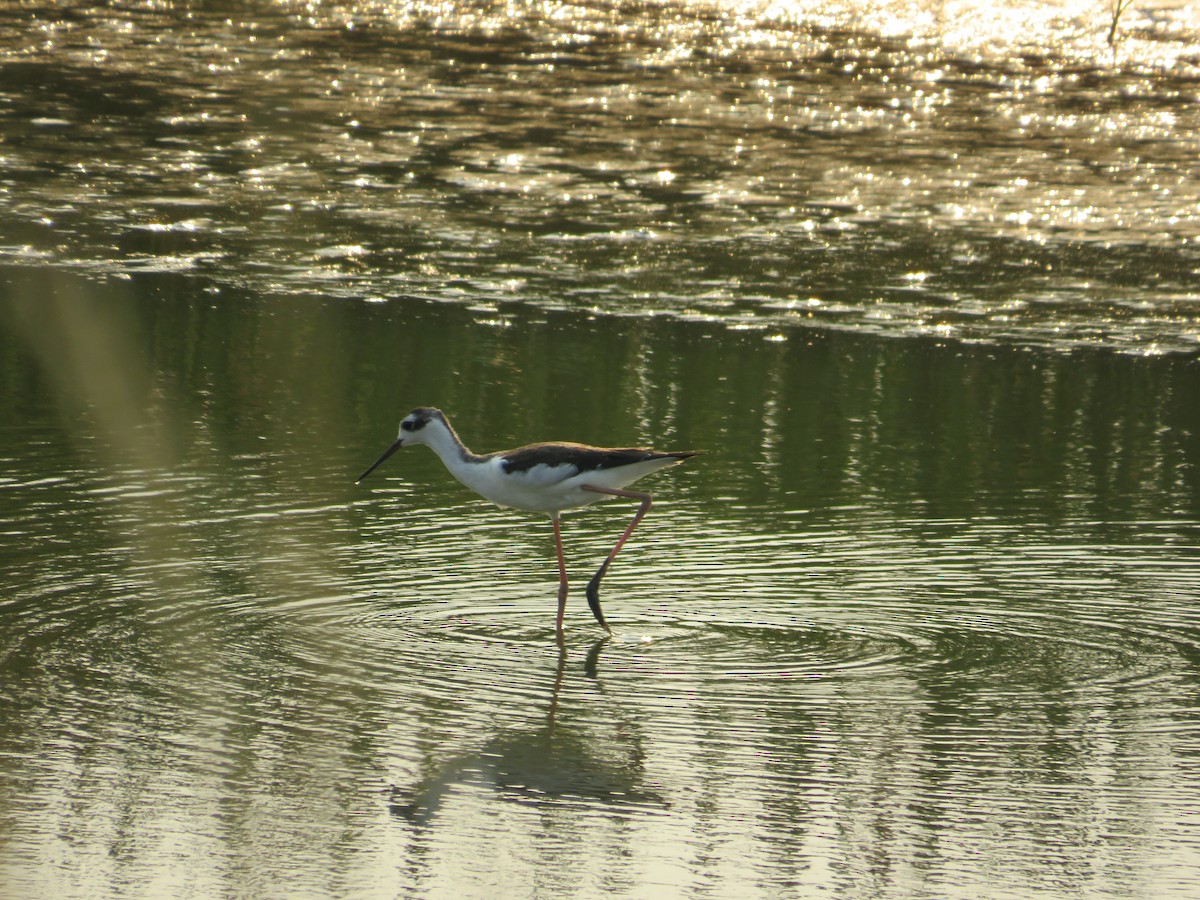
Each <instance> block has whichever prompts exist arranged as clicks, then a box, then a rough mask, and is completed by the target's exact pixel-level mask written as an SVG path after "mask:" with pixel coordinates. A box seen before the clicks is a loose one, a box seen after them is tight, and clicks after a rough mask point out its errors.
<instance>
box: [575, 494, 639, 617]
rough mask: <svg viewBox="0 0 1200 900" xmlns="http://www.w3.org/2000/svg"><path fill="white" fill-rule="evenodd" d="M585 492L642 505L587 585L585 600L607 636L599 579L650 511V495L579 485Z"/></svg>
mask: <svg viewBox="0 0 1200 900" xmlns="http://www.w3.org/2000/svg"><path fill="white" fill-rule="evenodd" d="M580 487H582V488H583V489H584V490H585V491H594V492H595V493H597V494H611V495H612V496H614V497H629V498H631V499H633V500H641V501H642V505H641V506H640V507H638V511H637V512H636V513H634V514H633V521H631V522H630V523H629V527H628V528H626V529H625V533H624V534H622V535H621V537H620V538H619V539H618V540H617V545H616V546H615V547H613V548H612V552H611V553H609V554H608V558H607V559H605V560H604V562H602V563H600V568H599V569H597V570H596V574H595V575H593V576H592V580H591V581H589V582H588V584H587V591H586V593H587V600H588V606H590V607H591V608H592V612H593V613H594V614H595V616H596V621H597V622H599V623H600V624H601V625H603V626H604V630H605V631H607V632H608V633H609V634H611V633H612V629H611V628H609V627H608V623H607V622H605V621H604V613H602V612H601V611H600V579H601V578H603V577H604V573H605V572H607V571H608V567H609V566H610V565H611V564H612V561H613V560H614V559H616V558H617V554H618V553H620V552H621V548H622V547H624V546H625V542H626V541H627V540H629V536H630V535H631V534H633V529H635V528H637V526H638V522H640V521H642V517H643V516H644V515H646V511H647V510H648V509H650V495H649V494H641V493H638V492H637V491H623V490H618V489H616V488H602V487H595V486H593V485H590V484H584V485H580Z"/></svg>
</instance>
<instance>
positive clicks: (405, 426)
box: [400, 419, 413, 431]
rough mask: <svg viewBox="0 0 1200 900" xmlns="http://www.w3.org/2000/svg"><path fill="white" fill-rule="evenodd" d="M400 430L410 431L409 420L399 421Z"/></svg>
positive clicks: (410, 424)
mask: <svg viewBox="0 0 1200 900" xmlns="http://www.w3.org/2000/svg"><path fill="white" fill-rule="evenodd" d="M400 430H401V431H412V430H413V423H412V422H411V421H410V420H408V419H405V420H404V421H403V422H401V423H400Z"/></svg>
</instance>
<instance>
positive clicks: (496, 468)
mask: <svg viewBox="0 0 1200 900" xmlns="http://www.w3.org/2000/svg"><path fill="white" fill-rule="evenodd" d="M410 444H428V445H429V446H430V447H432V448H433V452H434V453H436V454H437V455H438V456H439V457H440V458H441V460H442V462H443V463H445V464H446V468H447V469H449V470H450V474H451V475H453V476H454V477H455V478H457V479H458V480H459V481H461V482H462V483H463V484H465V485H466V486H467V487H469V488H470V489H471V490H473V491H474V492H475V493H477V494H479V495H480V496H481V497H484V498H485V499H487V500H490V501H492V502H493V503H495V504H496V505H498V506H508V507H512V508H513V509H523V510H527V511H529V512H543V513H547V514H548V515H549V516H550V518H551V520H552V521H553V522H554V549H555V551H556V552H557V554H558V619H557V621H556V624H555V632H556V634H557V635H558V637H559V638H560V639H561V638H562V634H563V611H564V609H565V608H566V604H567V566H566V563H565V562H564V561H563V548H562V527H561V522H560V520H561V517H562V513H563V510H567V509H574V508H576V507H579V506H587V505H588V504H589V503H595V502H596V501H598V500H603V499H604V498H605V497H629V498H630V499H633V500H640V501H641V506H640V507H638V511H637V512H636V513H635V514H634V516H633V520H632V521H631V522H630V523H629V527H628V528H626V529H625V533H624V534H622V535H621V537H620V538H619V539H618V540H617V543H616V546H614V547H613V548H612V552H611V553H609V554H608V557H607V558H606V559H605V560H604V562H602V563H601V564H600V568H599V569H597V570H596V574H595V575H593V576H592V580H591V581H589V582H588V585H587V591H586V593H587V601H588V606H590V607H591V609H592V612H593V613H594V614H595V616H596V620H597V621H598V622H599V623H600V624H601V625H602V626H603V627H604V630H605V631H611V629H610V628H609V627H608V623H607V622H605V621H604V613H602V612H601V611H600V579H601V578H603V577H604V573H605V572H607V571H608V567H609V565H611V564H612V561H613V560H614V559H615V558H616V556H617V553H618V552H620V550H621V548H622V547H623V546H625V542H626V541H627V540H629V536H630V535H631V534H633V529H635V528H637V525H638V522H640V521H642V517H643V516H644V515H646V510H648V509H649V508H650V495H649V494H642V493H639V492H637V491H627V490H625V486H626V485H629V484H633V482H635V481H637V480H638V479H639V478H644V477H645V476H647V475H649V474H650V473H651V472H657V471H658V470H659V469H665V468H666V467H667V466H673V465H675V464H676V463H681V462H683V461H684V460H685V459H688V458H689V457H692V456H697V455H698V454H699V451H696V450H683V451H676V452H670V453H664V452H660V451H658V450H645V449H640V448H624V449H614V448H609V447H589V446H588V445H586V444H571V443H545V444H529V445H528V446H525V447H518V448H516V449H515V450H501V451H498V452H496V453H487V454H484V455H483V456H480V455H478V454H475V453H472V452H471V451H470V450H468V449H467V448H466V446H465V445H464V444H463V442H462V441H461V440H460V439H459V437H458V435H457V434H455V433H454V429H453V428H451V427H450V422H449V421H448V420H447V419H446V416H445V414H443V413H442V411H441V410H440V409H432V408H430V407H425V406H423V407H419V408H417V409H414V410H413V411H412V412H410V413H409V414H408V415H407V416H405V417H404V421H402V422H401V423H400V436H399V437H397V438H396V440H395V442H394V443H393V444H392V445H391V446H390V447H388V448H387V450H385V451H384V452H383V455H382V456H380V457H379V459H377V460H375V462H374V463H372V464H371V466H370V468H368V469H367V471H365V472H363V473H362V475H360V476H359V477H358V481H362V480H363V479H364V478H366V477H367V476H368V475H370V474H371V473H372V472H374V471H375V470H376V469H377V468H378V467H379V466H380V464H382V463H383V461H384V460H385V459H387V458H388V457H389V456H391V455H392V454H393V453H395V452H396V451H397V450H399V449H400V448H401V447H407V446H408V445H410ZM355 483H356V484H357V482H355Z"/></svg>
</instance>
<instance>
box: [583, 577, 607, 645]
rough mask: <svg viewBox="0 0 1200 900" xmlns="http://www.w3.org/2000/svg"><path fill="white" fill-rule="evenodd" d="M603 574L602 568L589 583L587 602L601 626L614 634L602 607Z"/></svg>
mask: <svg viewBox="0 0 1200 900" xmlns="http://www.w3.org/2000/svg"><path fill="white" fill-rule="evenodd" d="M603 574H604V571H603V570H601V571H599V572H597V573H596V574H595V575H594V576H593V577H592V580H591V581H589V582H588V584H587V590H586V591H585V593H586V594H587V602H588V606H589V607H590V608H591V610H592V615H594V616H595V617H596V621H597V622H599V623H600V627H601V628H603V629H604V630H605V631H607V632H608V633H609V634H612V629H611V628H609V627H608V623H607V622H605V621H604V613H603V611H602V610H601V609H600V577H601V576H602V575H603Z"/></svg>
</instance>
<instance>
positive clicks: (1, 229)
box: [0, 2, 1200, 353]
mask: <svg viewBox="0 0 1200 900" xmlns="http://www.w3.org/2000/svg"><path fill="white" fill-rule="evenodd" d="M1134 5H1135V7H1137V8H1136V9H1133V10H1127V11H1126V13H1125V16H1124V18H1123V19H1122V20H1121V22H1120V25H1121V28H1120V30H1119V32H1118V34H1117V40H1116V41H1115V43H1114V45H1113V46H1109V44H1108V43H1106V41H1105V36H1106V35H1107V33H1108V26H1109V24H1110V17H1109V16H1108V14H1107V12H1106V9H1105V4H1103V3H1100V2H1097V3H1094V4H1085V3H1075V4H1071V3H1065V4H1062V5H1054V4H1047V5H1043V4H1020V3H1014V4H1012V5H1007V6H1006V5H996V4H991V3H985V4H978V5H972V4H970V3H961V4H960V3H947V4H930V5H929V6H928V7H927V8H923V7H921V6H917V5H905V4H889V3H870V4H848V5H839V4H836V3H834V4H827V5H823V6H817V7H810V6H808V5H804V6H803V7H800V6H795V7H792V6H788V5H786V4H781V5H770V6H765V5H764V6H756V5H755V4H748V5H737V4H728V5H723V4H707V3H703V4H695V5H678V4H674V3H667V4H661V5H659V4H647V5H643V6H638V7H637V8H636V10H633V9H632V8H626V7H624V6H615V7H611V8H610V7H608V6H606V5H603V4H596V5H591V6H572V5H566V4H556V3H546V4H530V5H520V6H515V7H514V6H505V5H499V6H495V7H492V6H486V5H485V6H481V7H474V6H471V7H463V8H460V7H458V6H455V5H454V4H449V3H447V4H436V3H435V4H394V5H392V4H353V5H346V6H338V5H335V4H334V5H325V4H320V5H318V4H311V5H310V4H300V3H280V4H274V5H266V4H263V5H261V6H256V7H252V9H251V11H250V12H247V10H246V8H245V7H244V5H242V4H236V5H235V6H232V7H229V8H226V7H225V6H223V5H221V4H216V5H204V6H201V7H199V8H196V9H190V10H188V11H187V12H186V13H185V12H184V11H183V8H181V7H174V6H172V5H170V4H162V5H149V4H147V5H131V6H130V7H129V8H127V9H119V10H108V9H99V10H97V9H92V8H89V7H80V8H79V9H78V10H77V11H76V12H74V13H73V14H64V13H63V10H62V8H61V7H60V6H57V5H55V6H49V7H38V6H37V5H35V4H22V5H20V6H19V7H10V8H9V9H8V10H7V11H6V12H2V13H0V54H2V56H0V58H2V59H3V67H2V68H0V127H2V128H3V132H4V144H3V147H2V148H0V152H2V153H3V160H2V161H3V167H2V171H0V180H2V184H3V191H2V192H0V210H2V211H3V216H2V217H0V221H2V224H0V245H2V247H0V253H2V254H3V255H4V256H7V257H8V258H9V259H15V260H25V259H29V258H33V259H45V260H50V261H54V262H56V263H59V264H69V265H75V266H81V267H85V268H89V269H91V268H98V269H100V270H103V271H108V272H112V271H124V272H132V271H147V270H149V271H162V270H179V271H200V272H203V273H206V274H213V275H215V276H216V277H217V278H218V280H220V281H223V282H233V283H238V284H242V285H253V286H254V287H255V288H257V289H263V290H271V291H275V292H282V291H296V292H309V291H320V292H324V293H334V294H338V295H341V296H346V297H351V298H364V299H376V298H387V297H394V296H396V295H398V294H406V293H407V294H416V295H420V296H423V297H439V298H443V299H451V300H461V301H464V302H471V303H476V304H487V303H493V304H498V303H502V302H504V301H506V300H513V299H515V300H520V301H522V302H527V303H535V304H539V305H542V306H545V307H554V308H557V307H563V306H566V307H571V308H582V309H588V308H596V309H600V310H604V311H607V312H620V313H669V314H673V315H679V316H703V317H714V318H716V319H717V320H719V321H722V322H725V323H727V324H729V325H731V326H734V327H756V328H764V329H771V330H782V332H783V333H788V332H790V330H792V329H793V328H796V327H804V326H811V325H814V324H816V325H821V326H830V327H846V328H853V329H856V330H868V331H872V332H878V333H883V334H914V333H930V334H934V335H938V336H942V337H956V338H962V339H970V340H986V341H1005V342H1012V341H1015V342H1020V343H1028V344H1038V345H1048V346H1051V347H1055V348H1065V347H1072V346H1077V345H1089V344H1092V345H1103V346H1108V347H1116V348H1119V349H1122V350H1125V351H1129V352H1135V353H1161V352H1172V351H1182V352H1195V351H1196V350H1197V345H1198V341H1200V323H1198V320H1197V312H1196V307H1197V292H1196V281H1197V273H1198V270H1200V245H1198V243H1197V241H1198V240H1200V227H1198V226H1200V189H1198V187H1197V185H1200V179H1198V178H1197V177H1196V172H1197V169H1196V160H1197V159H1198V158H1200V138H1198V137H1197V135H1200V113H1198V112H1197V110H1200V103H1197V101H1198V100H1200V82H1198V80H1197V78H1198V69H1197V64H1198V60H1200V39H1198V35H1200V24H1198V22H1197V19H1196V9H1195V7H1194V5H1190V4H1184V3H1172V2H1156V3H1154V4H1152V5H1151V4H1134ZM111 148H120V150H119V152H115V153H114V152H112V149H111Z"/></svg>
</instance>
